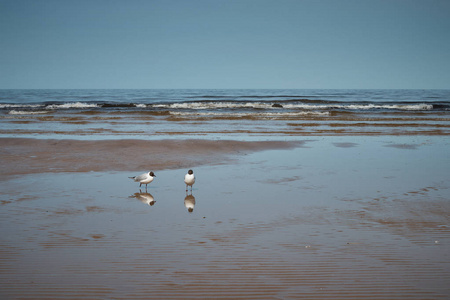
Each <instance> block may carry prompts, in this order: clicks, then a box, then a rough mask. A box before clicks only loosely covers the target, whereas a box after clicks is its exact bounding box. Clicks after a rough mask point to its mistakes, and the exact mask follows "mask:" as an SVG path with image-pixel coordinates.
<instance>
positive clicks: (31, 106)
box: [0, 104, 43, 109]
mask: <svg viewBox="0 0 450 300" xmlns="http://www.w3.org/2000/svg"><path fill="white" fill-rule="evenodd" d="M38 107H43V105H41V104H0V109H9V108H38Z"/></svg>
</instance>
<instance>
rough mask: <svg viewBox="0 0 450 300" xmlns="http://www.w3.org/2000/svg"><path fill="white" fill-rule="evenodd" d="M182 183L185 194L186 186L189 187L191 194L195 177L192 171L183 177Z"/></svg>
mask: <svg viewBox="0 0 450 300" xmlns="http://www.w3.org/2000/svg"><path fill="white" fill-rule="evenodd" d="M184 183H186V192H187V191H188V186H191V192H192V185H193V184H194V183H195V175H194V171H192V170H189V171H188V172H187V174H186V175H184Z"/></svg>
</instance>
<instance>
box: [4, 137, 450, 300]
mask: <svg viewBox="0 0 450 300" xmlns="http://www.w3.org/2000/svg"><path fill="white" fill-rule="evenodd" d="M448 146H449V140H448V139H446V138H444V137H439V138H437V137H434V138H433V137H415V138H412V137H403V138H395V139H391V138H386V137H333V138H332V137H325V138H322V137H321V138H315V139H311V140H309V141H307V142H305V143H304V144H303V146H302V147H299V148H296V149H292V150H270V151H264V152H258V153H254V154H249V155H245V156H242V157H240V158H239V160H238V161H237V162H235V163H229V164H224V165H217V166H201V167H195V166H193V169H194V172H195V174H196V178H197V181H196V183H195V185H194V189H193V192H192V195H193V196H194V197H195V206H194V209H193V212H191V213H190V212H188V209H187V207H186V206H190V207H192V204H193V203H192V197H188V198H187V199H186V192H185V185H184V183H183V176H184V174H185V173H186V171H187V170H153V171H155V173H156V175H157V178H156V180H155V181H154V182H152V183H151V184H150V185H149V187H148V193H149V194H151V196H152V198H153V200H154V201H155V202H154V203H153V205H149V204H148V203H147V202H148V201H150V200H152V199H151V198H148V197H149V195H146V194H144V195H139V196H141V197H142V196H144V197H145V196H146V197H147V198H146V199H137V198H136V193H139V187H138V184H137V183H135V182H133V181H131V180H130V179H128V178H127V177H128V176H132V175H136V174H137V173H136V174H134V173H129V172H108V173H94V172H91V173H58V174H37V175H29V176H23V177H15V178H11V179H9V180H7V181H2V182H0V185H1V186H0V192H1V198H2V202H1V205H0V214H1V216H0V232H1V235H0V236H1V238H0V241H1V242H0V243H1V244H0V245H1V247H0V249H1V250H0V251H1V255H0V282H1V285H2V288H1V290H0V296H1V297H2V298H3V299H10V298H22V299H23V298H33V299H39V298H41V299H44V298H46V299H48V298H107V299H111V298H126V299H150V298H152V299H165V298H166V299H173V298H197V299H198V298H213V297H222V298H258V299H273V298H297V299H298V298H305V297H306V298H316V299H349V298H354V299H356V298H367V299H375V298H376V299H405V298H408V299H424V298H428V299H429V298H433V299H448V297H450V289H449V288H448V282H449V280H450V259H449V258H450V257H449V253H450V251H449V250H450V246H449V245H450V229H449V226H450V219H449V214H448V212H449V211H450V202H449V199H450V189H449V188H450V186H449V182H448V178H450V176H449V175H450V157H449V155H448V151H447V150H448ZM141 191H142V192H145V188H142V189H141ZM133 196H134V197H133ZM149 199H150V200H149ZM141 200H142V201H144V202H142V201H141ZM185 202H186V203H185Z"/></svg>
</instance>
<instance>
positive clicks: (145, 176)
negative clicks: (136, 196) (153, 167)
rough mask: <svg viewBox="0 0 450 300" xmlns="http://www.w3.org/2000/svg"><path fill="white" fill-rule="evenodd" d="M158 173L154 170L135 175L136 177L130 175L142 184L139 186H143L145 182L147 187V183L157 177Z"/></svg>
mask: <svg viewBox="0 0 450 300" xmlns="http://www.w3.org/2000/svg"><path fill="white" fill-rule="evenodd" d="M155 177H156V175H155V174H154V173H153V172H148V173H144V174H141V175H138V176H134V177H128V178H131V179H133V180H134V181H136V182H139V183H140V185H139V187H141V186H142V185H143V184H145V188H147V184H149V183H150V182H152V181H153V179H155Z"/></svg>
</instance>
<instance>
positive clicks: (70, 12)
mask: <svg viewBox="0 0 450 300" xmlns="http://www.w3.org/2000/svg"><path fill="white" fill-rule="evenodd" d="M0 88H1V89H47V88H48V89H135V88H142V89H170V88H177V89H196V88H205V89H215V88H217V89H227V88H230V89H232V88H237V89H242V88H244V89H245V88H256V89H266V88H267V89H268V88H273V89H319V88H321V89H322V88H323V89H450V1H449V0H155V1H152V0H121V1H118V0H73V1H72V0H0Z"/></svg>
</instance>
